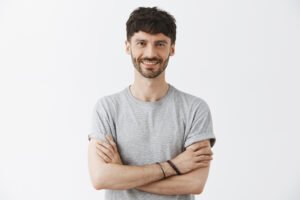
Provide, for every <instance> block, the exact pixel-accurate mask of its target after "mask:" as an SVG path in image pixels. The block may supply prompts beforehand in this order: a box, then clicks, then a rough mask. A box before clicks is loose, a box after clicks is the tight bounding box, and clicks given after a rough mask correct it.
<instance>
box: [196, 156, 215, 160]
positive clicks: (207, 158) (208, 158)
mask: <svg viewBox="0 0 300 200" xmlns="http://www.w3.org/2000/svg"><path fill="white" fill-rule="evenodd" d="M212 159H213V157H212V156H211V155H201V156H197V157H195V161H196V162H209V161H211V160H212Z"/></svg>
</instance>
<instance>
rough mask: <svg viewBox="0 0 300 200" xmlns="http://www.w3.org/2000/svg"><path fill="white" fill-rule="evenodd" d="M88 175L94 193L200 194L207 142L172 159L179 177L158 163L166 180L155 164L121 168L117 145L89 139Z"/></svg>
mask: <svg viewBox="0 0 300 200" xmlns="http://www.w3.org/2000/svg"><path fill="white" fill-rule="evenodd" d="M88 154H89V155H88V157H89V158H88V161H89V172H90V176H91V180H92V183H93V186H94V187H95V189H98V190H99V189H117V190H124V189H133V188H135V189H138V190H142V191H145V192H150V193H155V194H163V195H178V194H200V193H201V192H202V191H203V188H204V185H205V182H206V179H207V176H208V171H209V164H210V160H211V159H212V151H211V148H210V143H209V141H208V140H206V141H201V142H198V143H195V144H193V145H191V146H189V147H188V148H187V149H186V150H185V151H184V152H182V153H181V154H179V155H178V156H176V157H175V158H173V159H172V162H173V163H174V164H175V165H176V166H177V168H178V169H179V171H180V172H181V173H182V175H176V172H175V171H174V170H173V168H171V166H170V165H169V164H168V163H167V162H163V163H161V165H162V168H163V170H164V172H165V175H166V178H165V179H163V177H164V175H163V173H162V171H161V168H160V166H159V165H157V164H150V165H144V166H129V165H123V163H122V160H121V158H120V155H119V152H118V149H117V145H116V144H115V142H114V141H113V139H112V138H111V137H107V140H106V141H100V140H96V139H91V141H90V144H89V153H88Z"/></svg>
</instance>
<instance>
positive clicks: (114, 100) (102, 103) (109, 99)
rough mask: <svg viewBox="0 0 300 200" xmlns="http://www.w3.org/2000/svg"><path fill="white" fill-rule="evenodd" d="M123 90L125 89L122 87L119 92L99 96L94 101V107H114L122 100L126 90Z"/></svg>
mask: <svg viewBox="0 0 300 200" xmlns="http://www.w3.org/2000/svg"><path fill="white" fill-rule="evenodd" d="M125 90H126V89H123V90H121V91H119V92H116V93H112V94H109V95H104V96H102V97H100V98H99V99H98V100H97V102H96V109H105V110H107V109H109V110H111V109H115V108H116V107H117V106H118V105H119V104H120V102H121V101H122V98H123V96H124V94H125V92H126V91H125Z"/></svg>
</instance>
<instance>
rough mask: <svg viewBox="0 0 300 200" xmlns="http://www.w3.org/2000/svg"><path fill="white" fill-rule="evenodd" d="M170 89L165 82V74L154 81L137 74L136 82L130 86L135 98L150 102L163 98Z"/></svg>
mask: <svg viewBox="0 0 300 200" xmlns="http://www.w3.org/2000/svg"><path fill="white" fill-rule="evenodd" d="M168 89H169V85H168V83H167V82H166V80H165V76H164V72H163V73H161V74H160V75H159V76H158V77H156V78H153V79H149V78H144V77H141V75H140V74H136V73H135V79H134V82H133V84H132V85H131V86H130V91H131V93H132V95H133V96H134V97H135V98H137V99H139V100H141V101H149V102H154V101H158V100H159V99H161V98H163V97H164V96H165V95H166V93H167V92H168Z"/></svg>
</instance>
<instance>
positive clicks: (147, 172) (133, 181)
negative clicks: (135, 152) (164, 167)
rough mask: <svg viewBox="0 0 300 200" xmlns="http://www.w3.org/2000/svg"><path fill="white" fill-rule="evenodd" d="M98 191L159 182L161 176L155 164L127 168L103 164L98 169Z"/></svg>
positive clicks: (126, 166)
mask: <svg viewBox="0 0 300 200" xmlns="http://www.w3.org/2000/svg"><path fill="white" fill-rule="evenodd" d="M95 174H97V180H96V181H97V184H98V185H99V189H116V190H126V189H131V188H135V187H138V186H142V185H145V184H149V183H151V182H154V181H158V180H161V179H162V178H163V174H162V172H161V169H160V167H159V166H158V165H157V164H152V165H145V166H128V165H118V164H104V165H102V166H101V167H99V168H98V172H96V173H95Z"/></svg>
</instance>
